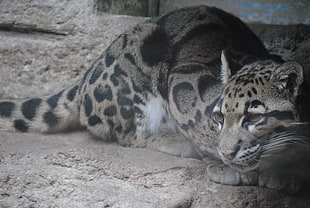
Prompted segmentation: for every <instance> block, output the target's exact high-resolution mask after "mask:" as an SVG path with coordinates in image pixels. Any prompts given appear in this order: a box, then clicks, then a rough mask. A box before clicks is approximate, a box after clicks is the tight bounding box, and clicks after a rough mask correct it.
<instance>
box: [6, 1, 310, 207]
mask: <svg viewBox="0 0 310 208" xmlns="http://www.w3.org/2000/svg"><path fill="white" fill-rule="evenodd" d="M143 20H144V18H139V17H129V16H112V15H107V14H96V13H95V12H94V10H93V1H91V0H87V1H86V0H76V1H61V0H50V1H43V0H25V1H23V2H20V1H18V0H12V1H0V57H1V61H0V97H2V98H3V97H12V98H21V97H29V96H40V95H43V94H48V93H53V92H57V90H60V89H62V88H64V87H67V86H69V85H70V84H71V83H72V82H74V81H75V80H77V79H79V77H80V75H81V74H82V73H83V71H84V70H85V69H86V68H87V67H88V66H90V64H91V62H92V61H93V60H94V59H95V58H96V57H97V56H98V55H99V54H100V53H101V52H102V51H103V50H104V49H105V48H106V47H108V45H109V44H110V43H111V42H112V41H113V39H114V38H115V37H116V36H117V35H118V34H120V33H122V32H123V31H124V30H126V29H128V28H130V27H132V26H133V25H135V24H137V23H138V22H141V21H143ZM251 27H252V29H253V30H254V31H256V32H257V34H258V35H259V36H260V37H261V38H262V39H263V40H264V42H265V44H266V46H267V48H268V49H269V50H270V51H272V52H273V53H277V54H280V55H283V57H284V58H285V59H296V60H298V61H300V62H301V63H303V65H304V66H305V67H306V68H307V69H309V67H310V66H309V65H310V63H309V58H310V57H309V56H310V53H309V52H310V51H309V50H310V47H309V46H310V31H309V30H310V29H309V28H310V27H309V26H305V25H298V26H270V25H252V26H251ZM309 196H310V194H309V193H308V192H307V190H306V189H305V190H303V191H302V192H301V193H299V194H297V195H287V194H284V193H279V192H275V191H272V190H267V189H264V188H259V187H231V186H223V185H219V184H215V183H212V182H210V181H208V179H207V178H206V177H205V164H203V163H202V162H201V161H199V160H195V159H185V158H177V157H173V156H169V155H166V154H163V153H158V152H155V151H151V150H146V149H133V148H124V147H120V146H118V145H117V144H109V143H103V142H101V141H98V140H95V139H93V138H91V137H90V136H89V134H87V133H86V132H74V133H67V134H55V135H41V134H34V133H28V134H19V133H10V132H0V207H10V208H11V207H175V208H187V207H191V208H198V207H205V208H215V207H221V208H223V207H227V208H230V207H236V208H239V207H242V208H243V207H247V208H254V207H255V208H256V207H263V208H267V207H279V208H280V207H281V208H282V207H289V208H290V207H292V208H293V207H294V208H295V207H304V208H306V207H310V198H309Z"/></svg>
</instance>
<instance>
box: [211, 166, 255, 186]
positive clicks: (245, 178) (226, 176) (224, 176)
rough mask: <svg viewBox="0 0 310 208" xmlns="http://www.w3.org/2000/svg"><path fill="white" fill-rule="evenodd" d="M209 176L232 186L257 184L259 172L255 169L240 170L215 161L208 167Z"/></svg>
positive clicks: (217, 181)
mask: <svg viewBox="0 0 310 208" xmlns="http://www.w3.org/2000/svg"><path fill="white" fill-rule="evenodd" d="M207 176H208V178H210V179H211V180H212V181H214V182H216V183H221V184H225V185H231V186H241V185H245V186H249V185H257V183H258V173H257V172H255V171H249V172H245V173H242V172H239V171H237V170H234V169H232V168H230V167H228V166H226V165H224V164H219V163H213V164H209V165H208V167H207Z"/></svg>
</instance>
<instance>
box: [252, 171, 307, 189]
mask: <svg viewBox="0 0 310 208" xmlns="http://www.w3.org/2000/svg"><path fill="white" fill-rule="evenodd" d="M303 181H304V180H303V177H301V176H297V175H296V174H293V173H288V172H287V171H285V170H268V171H264V172H262V173H261V174H260V176H259V180H258V184H259V186H262V187H265V188H270V189H275V190H278V191H283V192H286V193H296V192H297V191H299V190H300V188H301V186H302V184H303Z"/></svg>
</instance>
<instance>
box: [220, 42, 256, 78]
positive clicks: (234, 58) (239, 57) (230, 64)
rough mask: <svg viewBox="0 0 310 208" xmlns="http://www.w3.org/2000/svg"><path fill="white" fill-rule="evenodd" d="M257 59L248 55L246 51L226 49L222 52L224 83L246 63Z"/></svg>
mask: <svg viewBox="0 0 310 208" xmlns="http://www.w3.org/2000/svg"><path fill="white" fill-rule="evenodd" d="M254 61H257V58H256V57H254V56H252V55H248V54H246V53H244V52H241V51H237V50H234V49H231V48H229V49H225V50H223V51H222V54H221V62H222V69H221V81H222V83H223V84H226V83H227V82H228V79H229V78H230V77H231V76H232V75H234V74H236V73H237V72H238V71H239V70H240V69H241V68H242V67H243V66H244V65H247V64H250V63H252V62H254Z"/></svg>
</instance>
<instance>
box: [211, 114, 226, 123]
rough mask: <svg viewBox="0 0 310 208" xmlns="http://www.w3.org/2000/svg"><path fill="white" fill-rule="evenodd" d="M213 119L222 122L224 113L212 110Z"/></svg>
mask: <svg viewBox="0 0 310 208" xmlns="http://www.w3.org/2000/svg"><path fill="white" fill-rule="evenodd" d="M213 119H214V120H215V121H216V122H218V123H220V124H223V123H224V115H223V114H222V113H221V112H214V113H213Z"/></svg>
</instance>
